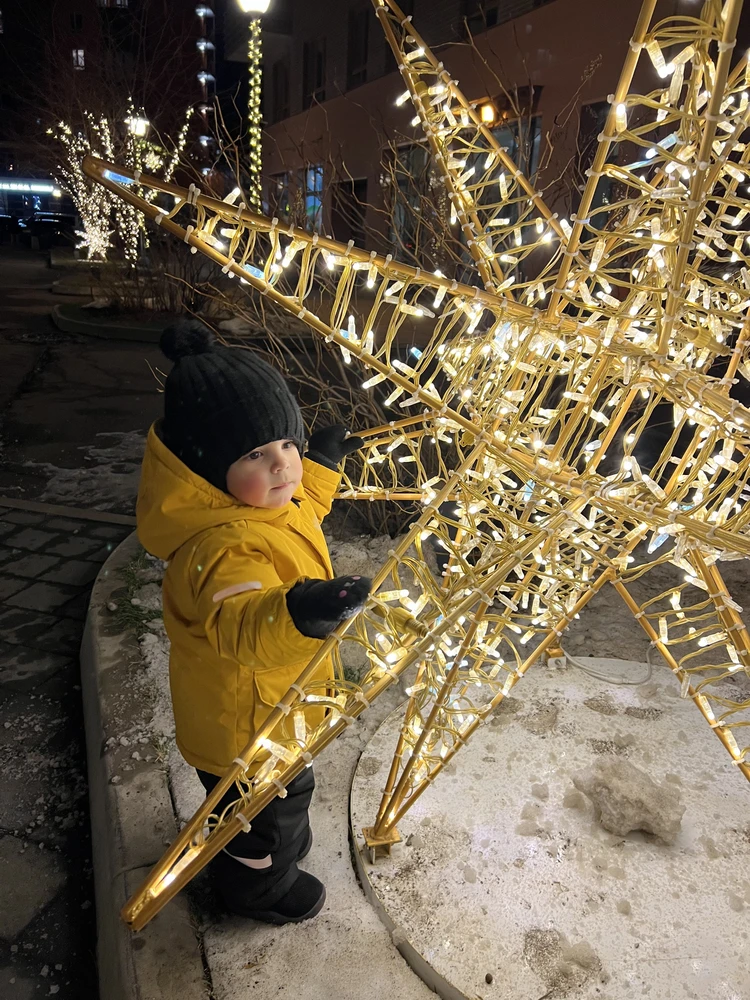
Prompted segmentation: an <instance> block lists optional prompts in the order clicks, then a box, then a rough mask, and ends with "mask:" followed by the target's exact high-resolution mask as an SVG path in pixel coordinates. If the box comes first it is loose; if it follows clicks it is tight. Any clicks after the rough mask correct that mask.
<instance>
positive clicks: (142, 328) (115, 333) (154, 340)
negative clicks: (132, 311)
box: [52, 303, 164, 344]
mask: <svg viewBox="0 0 750 1000" xmlns="http://www.w3.org/2000/svg"><path fill="white" fill-rule="evenodd" d="M72 308H73V307H72V306H71V305H68V304H67V303H64V304H59V305H56V306H53V307H52V322H53V323H54V324H55V326H56V327H57V328H58V330H62V331H63V333H76V334H80V335H82V336H84V337H99V338H100V339H102V340H135V341H138V342H140V343H145V344H158V343H159V338H160V337H161V335H162V331H163V329H164V327H163V326H162V325H161V324H158V323H152V324H150V325H148V324H141V325H137V326H131V325H128V324H127V323H110V322H106V323H102V322H101V321H97V319H96V314H95V313H94V315H93V316H92V318H91V319H90V320H89V319H82V318H81V317H80V316H78V315H76V314H75V313H71V310H72Z"/></svg>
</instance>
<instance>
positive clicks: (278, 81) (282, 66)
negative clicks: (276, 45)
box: [271, 59, 290, 122]
mask: <svg viewBox="0 0 750 1000" xmlns="http://www.w3.org/2000/svg"><path fill="white" fill-rule="evenodd" d="M289 112H290V107H289V65H288V63H287V61H286V59H279V60H278V61H277V62H275V63H274V64H273V68H272V69H271V120H272V121H275V122H280V121H283V120H284V118H288V117H289Z"/></svg>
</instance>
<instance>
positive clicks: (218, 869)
mask: <svg viewBox="0 0 750 1000" xmlns="http://www.w3.org/2000/svg"><path fill="white" fill-rule="evenodd" d="M213 874H214V879H215V883H216V888H217V889H218V891H219V894H220V895H221V898H222V900H223V902H224V905H225V906H226V908H227V909H228V910H230V911H231V912H232V913H237V914H239V915H240V916H243V917H248V918H250V919H251V920H260V921H262V922H263V923H266V924H298V923H300V922H301V921H303V920H309V919H310V918H311V917H314V916H316V915H317V914H318V913H320V911H321V910H322V909H323V904H324V903H325V900H326V890H325V886H324V885H323V883H322V882H319V881H318V879H316V878H315V877H314V876H313V875H310V873H309V872H303V871H300V870H299V869H298V868H297V865H296V863H295V864H292V865H291V866H290V867H289V868H288V869H286V870H285V871H281V872H279V871H274V869H273V868H268V869H263V870H260V871H258V870H256V869H253V868H249V867H248V866H247V865H243V864H242V862H241V861H238V860H237V859H236V858H233V857H231V856H230V855H229V854H227V853H226V852H222V853H220V854H218V855H217V857H216V858H215V859H214V861H213Z"/></svg>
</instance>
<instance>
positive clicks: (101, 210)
mask: <svg viewBox="0 0 750 1000" xmlns="http://www.w3.org/2000/svg"><path fill="white" fill-rule="evenodd" d="M192 115H193V109H192V108H188V110H187V113H186V115H185V121H184V123H183V125H182V127H181V129H180V132H179V134H178V136H177V140H176V141H175V142H174V143H173V144H172V149H171V150H169V151H168V150H167V149H165V148H164V147H163V146H161V145H159V144H158V143H155V142H151V141H149V140H148V139H146V138H143V137H141V136H139V135H138V134H137V132H135V131H134V130H133V129H132V128H129V127H127V126H128V124H129V122H130V121H132V120H135V119H136V111H135V107H134V105H133V102H132V100H129V101H128V104H127V116H126V117H125V118H124V120H123V121H122V122H120V121H115V120H113V119H112V118H108V117H106V116H101V117H99V118H97V117H96V116H95V115H93V114H91V112H89V111H84V112H83V118H82V123H81V126H80V127H79V128H76V129H73V128H72V127H71V126H70V125H69V124H67V123H66V122H60V123H59V124H58V126H57V128H56V129H48V134H49V135H51V136H52V137H53V138H54V139H55V140H56V141H57V143H59V145H60V147H61V150H62V153H63V157H62V161H61V162H60V163H59V164H58V167H57V171H56V179H57V181H58V183H59V184H60V186H61V187H62V188H64V190H65V191H67V192H68V193H69V194H70V197H71V198H72V199H73V203H74V205H75V206H76V210H77V212H78V215H79V216H80V218H81V223H82V225H83V230H81V231H77V232H76V236H78V237H79V238H80V243H79V244H78V246H77V248H76V249H78V250H85V251H86V256H87V258H88V259H89V260H92V261H104V260H106V259H107V255H108V253H109V251H110V250H112V249H114V248H117V249H118V250H120V251H121V252H122V254H123V256H124V257H125V260H126V261H128V262H129V263H131V264H134V263H135V262H136V260H137V259H138V255H139V253H140V246H141V238H143V242H144V244H145V245H146V246H148V237H147V234H146V230H145V225H144V218H143V216H142V214H141V213H140V212H139V211H138V210H137V208H135V207H134V206H133V205H131V204H129V203H128V202H123V201H122V200H121V199H119V198H116V197H113V196H112V194H111V192H109V191H108V190H107V189H106V188H103V187H101V186H99V185H95V184H92V183H91V181H90V180H89V178H87V177H86V175H85V174H84V172H83V168H82V161H83V159H84V157H86V156H88V155H93V156H101V157H103V158H104V159H108V160H114V159H118V161H119V162H121V163H122V165H124V166H125V167H127V168H128V169H129V170H130V171H131V172H132V171H134V170H139V171H140V170H144V171H148V172H149V173H156V172H157V171H158V172H159V173H160V174H161V175H162V177H163V178H164V180H167V181H169V180H171V179H172V177H173V176H174V172H175V170H176V168H177V164H178V163H179V160H180V157H181V155H182V153H183V151H184V149H185V145H186V142H187V136H188V130H189V128H190V121H191V118H192ZM138 120H142V121H145V119H138ZM146 124H148V123H147V122H146ZM143 196H144V198H145V199H146V200H147V201H153V199H154V198H155V197H156V191H155V190H153V189H150V190H144V192H143Z"/></svg>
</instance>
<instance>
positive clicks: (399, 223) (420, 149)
mask: <svg viewBox="0 0 750 1000" xmlns="http://www.w3.org/2000/svg"><path fill="white" fill-rule="evenodd" d="M430 172H431V160H430V153H429V150H428V149H427V147H426V146H424V145H420V144H419V143H415V144H413V145H409V146H399V148H398V149H397V150H396V155H395V158H394V161H393V167H392V184H391V191H390V194H391V199H392V200H391V226H392V229H391V239H392V242H393V245H394V246H395V247H396V250H395V251H394V253H395V256H396V257H397V258H398V259H399V260H410V261H413V260H414V259H415V257H416V256H419V252H420V251H421V250H422V249H423V244H424V242H425V239H426V238H427V237H426V236H425V235H424V234H423V233H422V232H421V229H422V226H421V220H422V202H423V199H426V198H427V197H428V196H429V193H430Z"/></svg>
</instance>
